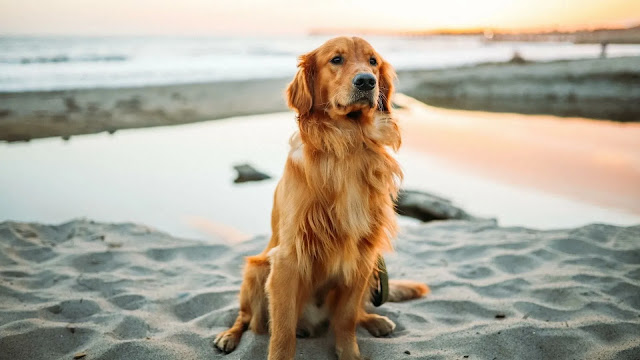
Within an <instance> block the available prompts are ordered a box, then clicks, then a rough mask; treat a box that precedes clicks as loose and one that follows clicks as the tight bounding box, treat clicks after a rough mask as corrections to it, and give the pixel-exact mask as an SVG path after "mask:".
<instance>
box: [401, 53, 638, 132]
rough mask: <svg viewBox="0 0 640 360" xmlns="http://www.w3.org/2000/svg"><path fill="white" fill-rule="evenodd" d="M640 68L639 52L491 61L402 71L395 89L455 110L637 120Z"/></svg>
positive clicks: (432, 103)
mask: <svg viewBox="0 0 640 360" xmlns="http://www.w3.org/2000/svg"><path fill="white" fill-rule="evenodd" d="M525 60H526V59H525ZM639 69H640V57H620V58H611V59H584V60H561V61H551V62H527V63H525V64H510V63H490V64H482V65H477V66H467V67H461V68H450V69H438V70H430V71H424V70H419V71H414V72H407V73H403V74H401V75H400V76H399V79H400V82H399V84H398V89H399V90H400V91H401V92H403V93H405V94H407V95H410V96H412V97H415V98H417V99H419V100H421V101H424V102H426V103H428V104H431V105H434V106H442V107H448V108H454V109H464V110H481V111H494V112H516V113H524V114H550V115H556V116H567V117H587V118H595V119H606V120H616V121H636V122H637V121H640V81H638V79H639V78H640V70H639Z"/></svg>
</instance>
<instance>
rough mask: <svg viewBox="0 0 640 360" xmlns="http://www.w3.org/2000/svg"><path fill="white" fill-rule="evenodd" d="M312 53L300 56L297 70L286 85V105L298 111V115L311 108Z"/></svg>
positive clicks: (306, 113) (304, 113)
mask: <svg viewBox="0 0 640 360" xmlns="http://www.w3.org/2000/svg"><path fill="white" fill-rule="evenodd" d="M314 61H315V60H314V56H313V54H311V53H309V54H305V55H302V56H300V62H299V63H298V72H297V73H296V76H295V77H294V78H293V81H291V83H289V86H288V87H287V92H286V97H287V105H289V107H290V108H291V109H293V110H296V111H297V112H298V116H305V115H308V114H309V113H311V110H312V109H313V77H314V75H315V74H314V73H315V64H314Z"/></svg>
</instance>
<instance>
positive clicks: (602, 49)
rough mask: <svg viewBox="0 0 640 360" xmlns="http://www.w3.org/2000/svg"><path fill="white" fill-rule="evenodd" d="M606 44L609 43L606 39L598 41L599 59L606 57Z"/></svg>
mask: <svg viewBox="0 0 640 360" xmlns="http://www.w3.org/2000/svg"><path fill="white" fill-rule="evenodd" d="M607 45H609V43H608V42H607V41H603V42H601V43H600V58H601V59H606V58H607Z"/></svg>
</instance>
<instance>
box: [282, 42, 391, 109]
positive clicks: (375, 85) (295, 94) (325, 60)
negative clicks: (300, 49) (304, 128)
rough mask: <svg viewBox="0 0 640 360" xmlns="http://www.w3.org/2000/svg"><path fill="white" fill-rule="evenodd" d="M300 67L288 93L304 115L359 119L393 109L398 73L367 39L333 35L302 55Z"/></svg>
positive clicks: (289, 99) (291, 104) (289, 101)
mask: <svg viewBox="0 0 640 360" xmlns="http://www.w3.org/2000/svg"><path fill="white" fill-rule="evenodd" d="M298 67H299V70H298V73H297V74H296V76H295V78H294V79H293V81H292V82H291V83H290V84H289V87H288V88H287V93H286V95H287V102H288V105H289V107H291V108H292V109H294V110H296V111H297V112H298V115H299V117H300V118H304V117H306V116H307V115H309V114H311V113H314V112H323V113H326V114H327V115H328V116H329V117H330V118H332V119H338V118H345V117H347V118H351V119H358V118H360V117H362V116H363V115H371V114H372V113H373V112H374V111H376V110H377V111H383V112H389V110H390V109H391V103H390V101H391V100H390V96H391V93H392V91H393V79H394V77H395V73H394V71H393V68H392V67H391V65H389V64H388V63H387V62H385V61H384V59H383V58H382V57H381V56H380V55H379V54H378V53H377V52H376V51H375V50H374V49H373V47H372V46H371V45H370V44H369V43H368V42H366V41H365V40H364V39H361V38H358V37H337V38H334V39H331V40H329V41H327V42H326V43H324V44H323V45H322V46H320V47H319V48H317V49H315V50H313V51H311V52H309V53H307V54H304V55H302V56H300V62H299V64H298ZM369 117H370V116H369Z"/></svg>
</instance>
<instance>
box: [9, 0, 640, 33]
mask: <svg viewBox="0 0 640 360" xmlns="http://www.w3.org/2000/svg"><path fill="white" fill-rule="evenodd" d="M638 24H640V1H639V0H609V1H606V0H482V1H480V0H439V1H438V0H346V1H338V0H315V1H309V0H272V1H255V0H254V1H250V0H227V1H220V0H179V1H176V0H0V34H33V35H60V34H66V35H137V34H141V35H142V34H145V35H146V34H164V35H168V34H172V35H209V34H212V35H213V34H246V35H248V34H302V33H306V32H308V31H310V30H313V29H330V28H338V29H367V30H390V31H425V30H426V31H428V30H444V29H453V30H456V29H469V28H493V29H496V28H497V29H513V30H549V29H577V28H594V27H619V26H635V25H638Z"/></svg>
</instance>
